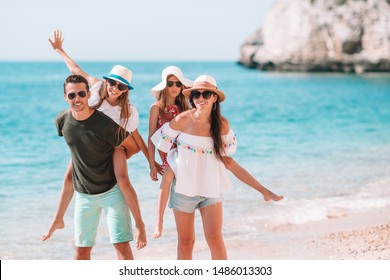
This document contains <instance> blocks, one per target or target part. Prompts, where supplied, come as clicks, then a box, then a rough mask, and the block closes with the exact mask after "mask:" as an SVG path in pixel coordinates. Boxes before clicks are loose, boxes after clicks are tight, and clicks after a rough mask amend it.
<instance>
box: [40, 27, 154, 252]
mask: <svg viewBox="0 0 390 280" xmlns="http://www.w3.org/2000/svg"><path fill="white" fill-rule="evenodd" d="M63 41H64V38H63V36H62V32H61V31H60V30H55V31H54V41H52V40H51V39H49V42H50V44H51V45H52V47H53V49H54V50H55V51H56V52H58V54H59V55H60V56H61V57H62V58H63V59H64V62H65V64H66V66H67V67H68V68H69V70H70V72H71V73H72V74H76V75H81V76H83V77H84V78H86V79H87V81H88V83H89V84H90V85H91V90H90V91H91V97H90V98H89V100H88V105H89V106H90V107H93V108H95V109H97V110H99V111H102V112H103V113H104V114H106V115H107V116H109V117H110V118H111V119H112V120H113V121H115V122H116V123H117V124H118V125H119V126H121V127H123V128H124V129H125V130H126V131H128V132H129V133H130V134H131V137H128V138H127V140H126V141H124V142H123V143H121V146H120V147H118V148H116V149H115V152H114V156H113V160H114V171H115V176H116V179H117V181H118V185H119V187H120V188H121V190H122V192H123V194H124V195H125V198H126V202H127V204H128V205H129V208H130V210H131V212H132V213H133V212H134V211H135V210H134V209H133V207H134V203H130V200H132V198H134V197H136V192H135V190H134V188H133V186H132V185H131V183H130V180H129V177H128V172H127V162H126V159H128V158H130V157H131V156H132V155H134V154H136V153H138V152H139V151H140V150H141V151H142V152H143V154H144V155H145V157H146V159H147V160H148V162H149V157H148V149H147V146H146V144H145V142H144V140H143V139H142V137H141V135H140V134H139V132H138V129H137V127H138V122H139V117H138V111H137V109H136V107H135V106H133V105H131V104H130V102H129V92H130V90H131V89H133V87H132V86H131V84H130V82H131V78H132V72H131V71H130V70H129V69H127V68H125V67H123V66H121V65H116V66H114V67H113V68H112V70H111V71H110V73H109V74H108V75H107V76H103V80H100V79H98V78H95V77H93V76H91V75H89V74H87V73H86V72H84V71H83V70H82V69H81V68H80V66H79V65H78V64H77V63H76V62H75V61H74V60H73V59H72V58H71V57H70V56H69V55H68V54H67V53H66V52H65V51H64V50H63V48H62V43H63ZM119 131H122V133H125V131H124V130H123V129H122V130H120V129H118V131H117V132H118V133H119ZM155 164H156V165H157V167H156V166H155ZM150 166H151V168H152V166H153V170H158V171H160V172H161V166H159V165H158V164H157V163H155V162H153V163H152V164H150ZM65 186H66V188H65ZM70 187H72V188H70ZM72 196H73V184H72V163H71V162H70V163H69V166H68V170H67V172H66V174H65V178H64V188H63V192H62V194H61V198H60V202H59V205H58V207H57V212H56V216H55V218H54V220H53V223H52V225H51V226H50V228H49V230H48V232H47V233H46V234H45V235H44V236H43V237H42V240H47V239H48V238H50V237H51V235H52V234H53V232H54V231H55V230H56V229H61V228H63V227H64V222H63V217H64V215H65V211H66V209H67V207H68V205H69V203H70V201H71V199H72ZM133 216H135V215H134V213H133ZM138 216H140V215H138ZM134 218H135V223H136V228H137V249H141V248H143V247H144V246H146V233H145V225H144V224H143V222H142V219H141V218H140V217H138V218H137V217H136V216H135V217H134Z"/></svg>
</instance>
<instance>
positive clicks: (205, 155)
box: [151, 75, 283, 259]
mask: <svg viewBox="0 0 390 280" xmlns="http://www.w3.org/2000/svg"><path fill="white" fill-rule="evenodd" d="M183 94H184V95H186V96H188V97H189V98H190V102H191V103H192V106H193V107H194V109H191V110H188V111H185V112H183V113H181V114H179V115H178V116H176V117H175V118H174V119H173V120H172V121H171V122H170V123H166V124H165V125H164V126H162V127H161V128H160V129H159V130H157V131H156V133H155V134H154V135H153V136H152V138H151V140H152V142H153V143H154V144H155V146H156V147H157V148H158V149H159V150H161V151H163V152H166V153H168V156H167V159H168V163H169V165H170V166H171V168H172V170H173V171H174V173H175V183H173V184H172V188H171V194H170V201H169V204H170V207H171V208H172V209H173V211H174V216H175V221H176V227H177V233H178V248H177V254H178V256H177V258H178V259H192V252H193V247H194V243H195V228H194V218H195V215H194V212H195V209H199V210H200V213H201V217H202V222H203V227H204V233H205V238H206V241H207V244H208V246H209V248H210V251H211V257H212V259H227V253H226V248H225V244H224V241H223V237H222V192H223V191H224V190H226V189H228V188H229V187H230V186H231V182H230V179H229V177H228V174H227V169H226V168H228V169H229V170H230V171H232V172H233V173H234V175H236V176H237V178H239V179H240V180H242V181H243V182H245V183H247V184H248V185H250V186H251V187H253V188H255V189H256V190H258V191H259V192H261V193H262V194H263V196H264V199H265V200H266V201H268V200H274V201H278V200H280V199H282V198H283V197H282V196H278V195H276V194H274V193H273V192H271V191H269V190H268V189H266V188H265V187H264V186H262V185H261V184H260V183H259V182H257V181H256V180H255V179H254V178H253V177H252V176H251V175H250V174H249V173H248V172H246V171H245V170H244V169H243V168H242V167H241V166H239V165H238V164H237V163H236V162H235V161H234V160H233V159H232V158H230V157H229V155H231V154H234V153H235V151H236V137H235V135H234V132H233V131H232V130H231V129H230V126H229V123H228V121H227V120H226V119H225V118H224V117H223V116H222V115H221V113H220V102H222V101H223V100H224V99H225V94H224V93H223V92H222V91H220V90H219V89H217V83H216V81H215V79H214V78H213V77H211V76H207V75H201V76H199V77H198V78H197V79H196V80H195V81H194V85H193V87H192V88H191V89H186V90H184V91H183ZM174 143H176V144H177V149H171V146H172V145H173V144H174ZM251 180H252V181H251ZM253 180H254V181H256V183H254V182H253Z"/></svg>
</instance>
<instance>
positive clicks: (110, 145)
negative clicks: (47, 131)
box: [56, 110, 128, 194]
mask: <svg viewBox="0 0 390 280" xmlns="http://www.w3.org/2000/svg"><path fill="white" fill-rule="evenodd" d="M56 126H57V130H58V135H59V136H64V139H65V141H66V143H67V144H68V146H69V149H70V152H71V156H72V167H73V173H72V175H73V186H74V189H75V190H76V191H77V192H81V193H86V194H99V193H103V192H106V191H108V190H110V189H111V188H112V187H114V186H115V184H116V178H115V174H114V167H113V158H112V157H113V153H114V148H115V147H116V146H118V145H119V144H120V143H122V141H123V140H124V138H123V136H122V135H123V134H122V133H117V129H118V125H117V124H116V123H115V122H114V121H113V120H112V119H110V118H109V117H108V116H106V115H105V114H103V113H102V112H100V111H97V110H95V112H94V113H93V114H92V115H91V116H90V117H89V118H88V119H86V120H83V121H78V120H76V119H75V118H74V117H73V116H72V114H71V112H70V110H66V111H63V112H61V113H59V114H58V116H57V119H56ZM127 135H128V132H126V136H127Z"/></svg>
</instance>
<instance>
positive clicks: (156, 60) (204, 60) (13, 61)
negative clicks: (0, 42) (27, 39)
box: [0, 59, 239, 63]
mask: <svg viewBox="0 0 390 280" xmlns="http://www.w3.org/2000/svg"><path fill="white" fill-rule="evenodd" d="M118 61H123V62H153V63H155V62H235V63H237V62H239V60H238V59H236V60H233V59H215V60H210V59H193V60H190V59H182V60H179V59H155V60H153V59H144V60H142V59H133V60H131V59H101V60H91V59H86V60H83V59H78V60H77V62H78V63H79V62H87V63H91V62H118ZM21 62H37V63H42V62H45V63H64V62H63V61H62V60H50V59H49V60H46V59H42V60H38V59H23V60H21V59H7V60H2V59H0V63H21Z"/></svg>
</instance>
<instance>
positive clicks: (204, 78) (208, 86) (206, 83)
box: [183, 75, 225, 102]
mask: <svg viewBox="0 0 390 280" xmlns="http://www.w3.org/2000/svg"><path fill="white" fill-rule="evenodd" d="M191 90H211V91H213V92H214V93H215V94H216V95H218V101H219V102H222V101H224V100H225V94H224V93H223V92H222V91H220V90H219V89H218V88H217V82H216V81H215V79H214V78H213V77H211V76H208V75H200V76H199V77H198V78H196V79H195V81H194V84H193V86H192V87H191V88H189V89H185V90H183V94H184V95H185V96H187V97H188V98H189V97H190V95H191Z"/></svg>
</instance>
